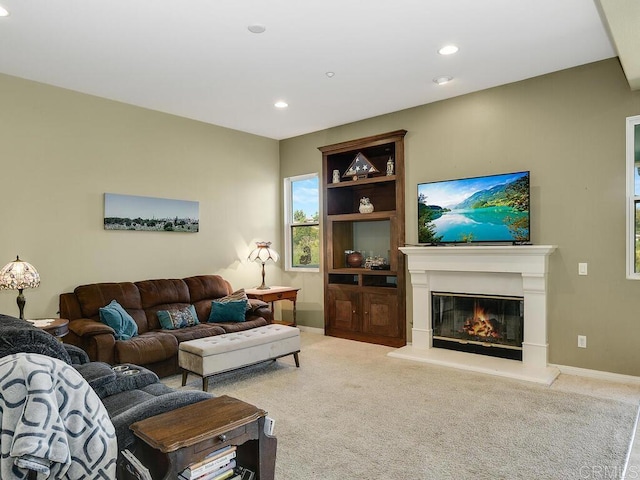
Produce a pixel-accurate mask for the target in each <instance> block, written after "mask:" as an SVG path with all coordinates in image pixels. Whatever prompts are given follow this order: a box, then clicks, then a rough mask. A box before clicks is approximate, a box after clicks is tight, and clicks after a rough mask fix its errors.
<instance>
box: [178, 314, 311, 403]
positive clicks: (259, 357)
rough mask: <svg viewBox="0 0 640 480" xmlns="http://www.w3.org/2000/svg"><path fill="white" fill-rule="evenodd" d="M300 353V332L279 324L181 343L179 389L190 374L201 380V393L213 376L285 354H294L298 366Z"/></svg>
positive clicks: (179, 352) (179, 351) (205, 389)
mask: <svg viewBox="0 0 640 480" xmlns="http://www.w3.org/2000/svg"><path fill="white" fill-rule="evenodd" d="M299 352H300V330H298V329H297V328H295V327H289V326H286V325H278V324H270V325H265V326H264V327H258V328H252V329H251V330H245V331H243V332H234V333H225V334H222V335H216V336H213V337H205V338H198V339H197V340H189V341H188V342H181V343H180V346H179V350H178V365H179V366H180V368H182V386H184V385H186V383H187V377H188V375H189V373H195V374H196V375H199V376H201V377H202V390H204V391H207V389H208V387H209V377H210V376H212V375H215V374H217V373H222V372H227V371H229V370H235V369H236V368H241V367H246V366H249V365H254V364H256V363H260V362H265V361H267V360H275V359H277V358H280V357H285V356H287V355H293V358H294V359H295V362H296V367H299V366H300V360H299V359H298V353H299Z"/></svg>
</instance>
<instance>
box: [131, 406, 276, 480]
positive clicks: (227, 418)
mask: <svg viewBox="0 0 640 480" xmlns="http://www.w3.org/2000/svg"><path fill="white" fill-rule="evenodd" d="M266 415H267V412H265V411H264V410H261V409H259V408H257V407H254V406H253V405H250V404H248V403H245V402H243V401H241V400H238V399H236V398H233V397H229V396H227V395H223V396H220V397H215V398H210V399H208V400H203V401H201V402H198V403H193V404H191V405H187V406H186V407H182V408H178V409H176V410H172V411H170V412H166V413H162V414H160V415H156V416H155V417H150V418H147V419H145V420H141V421H139V422H136V423H134V424H133V425H131V427H130V428H131V430H133V433H134V434H135V435H136V436H137V437H138V438H139V439H140V440H142V442H136V444H135V447H134V452H133V453H134V454H135V455H136V456H137V457H138V459H139V460H140V461H141V462H142V463H143V465H145V466H146V467H147V468H148V469H149V471H150V473H151V475H152V477H153V478H162V479H165V480H169V479H171V480H175V479H176V478H178V474H179V473H180V472H181V471H182V470H184V469H185V468H186V467H187V466H189V465H190V464H192V463H194V462H197V461H200V460H202V459H204V458H205V457H206V456H207V455H208V454H209V453H211V452H213V451H216V450H218V449H220V448H223V447H226V446H229V445H236V446H237V450H236V460H237V463H238V465H242V466H243V467H246V468H249V469H250V470H253V471H254V472H255V473H256V480H273V478H274V476H275V466H276V447H277V439H276V438H275V437H272V436H269V435H267V434H265V433H264V422H265V417H266Z"/></svg>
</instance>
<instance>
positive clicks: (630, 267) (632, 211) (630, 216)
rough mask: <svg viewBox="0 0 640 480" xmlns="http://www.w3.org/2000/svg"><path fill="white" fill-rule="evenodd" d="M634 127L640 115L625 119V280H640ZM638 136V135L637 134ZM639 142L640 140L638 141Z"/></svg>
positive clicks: (638, 197) (639, 195)
mask: <svg viewBox="0 0 640 480" xmlns="http://www.w3.org/2000/svg"><path fill="white" fill-rule="evenodd" d="M636 125H640V115H635V116H633V117H627V128H626V133H627V135H626V138H627V142H626V143H627V144H626V156H627V162H626V168H627V169H626V179H627V188H626V190H627V195H626V201H627V209H626V210H627V222H626V223H627V228H626V233H627V239H626V243H627V248H626V251H627V259H626V260H627V261H626V263H627V279H629V280H640V271H639V272H636V269H635V263H636V248H635V243H636V242H635V235H636V233H635V231H636V218H635V216H636V203H637V202H640V192H636V191H635V182H634V178H635V174H634V168H635V143H636V138H635V137H636ZM639 136H640V134H639ZM638 141H639V142H640V139H638Z"/></svg>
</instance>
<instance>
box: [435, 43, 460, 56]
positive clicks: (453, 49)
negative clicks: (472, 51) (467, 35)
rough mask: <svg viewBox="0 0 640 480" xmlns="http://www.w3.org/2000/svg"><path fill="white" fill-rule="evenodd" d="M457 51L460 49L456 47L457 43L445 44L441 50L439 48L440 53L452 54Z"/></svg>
mask: <svg viewBox="0 0 640 480" xmlns="http://www.w3.org/2000/svg"><path fill="white" fill-rule="evenodd" d="M457 51H458V47H456V46H455V45H445V46H444V47H442V48H441V49H440V50H438V53H439V54H440V55H452V54H454V53H456V52H457Z"/></svg>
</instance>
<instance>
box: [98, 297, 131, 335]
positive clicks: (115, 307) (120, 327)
mask: <svg viewBox="0 0 640 480" xmlns="http://www.w3.org/2000/svg"><path fill="white" fill-rule="evenodd" d="M98 312H99V314H100V321H101V322H102V323H104V324H106V325H109V326H110V327H111V328H113V329H114V330H115V332H116V340H129V339H130V338H131V337H135V336H136V335H138V325H136V322H135V321H134V320H133V317H132V316H131V315H129V314H128V313H127V311H126V310H125V309H124V308H122V306H121V305H120V304H119V303H118V302H116V301H115V300H111V303H110V304H109V305H107V306H106V307H102V308H100V309H98Z"/></svg>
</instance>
